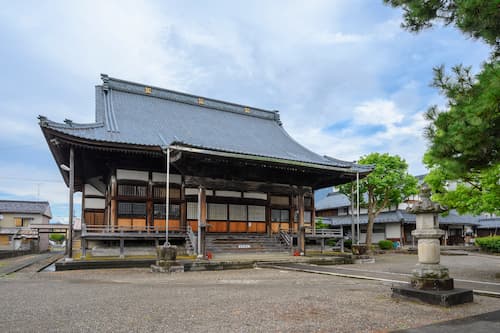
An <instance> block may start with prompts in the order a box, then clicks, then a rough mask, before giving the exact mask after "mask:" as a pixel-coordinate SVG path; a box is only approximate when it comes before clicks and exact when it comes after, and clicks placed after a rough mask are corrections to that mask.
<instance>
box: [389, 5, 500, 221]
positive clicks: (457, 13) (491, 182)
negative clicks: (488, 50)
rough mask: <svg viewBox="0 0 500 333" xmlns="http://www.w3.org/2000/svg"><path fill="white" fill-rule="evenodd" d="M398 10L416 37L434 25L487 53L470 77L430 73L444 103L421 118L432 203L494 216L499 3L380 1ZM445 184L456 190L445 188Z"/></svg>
mask: <svg viewBox="0 0 500 333" xmlns="http://www.w3.org/2000/svg"><path fill="white" fill-rule="evenodd" d="M384 2H385V3H386V4H389V5H391V6H393V7H398V8H401V9H403V19H404V22H403V24H402V26H403V28H405V29H407V30H409V31H412V32H419V31H421V30H423V29H426V28H428V27H431V26H433V25H434V24H436V23H438V22H440V23H444V24H445V25H453V26H455V27H456V28H458V29H459V30H461V31H462V32H463V33H464V34H465V35H466V36H468V37H472V38H475V39H480V40H482V41H484V42H486V43H487V44H488V45H490V46H491V47H492V56H491V59H490V60H489V62H486V63H485V64H484V65H483V68H482V70H481V72H480V73H479V74H478V75H476V76H474V75H473V74H472V73H471V69H470V67H464V66H462V65H457V66H454V67H452V72H451V74H447V73H446V72H445V68H444V66H439V67H436V68H434V81H433V83H432V85H433V86H434V87H436V88H438V89H439V90H440V92H441V93H442V94H443V95H444V96H445V97H446V98H447V99H448V105H447V108H446V109H445V110H439V109H438V108H437V107H436V106H433V107H431V108H430V109H429V110H428V112H427V113H426V119H427V120H428V121H429V126H428V127H427V128H426V130H425V136H426V137H427V139H428V140H429V142H430V145H429V149H428V150H427V152H426V154H425V156H424V163H425V164H426V165H427V167H429V168H430V170H431V171H430V173H429V175H428V176H427V177H426V179H425V180H426V182H428V183H429V185H430V186H431V188H432V190H433V193H434V195H433V199H434V200H437V201H439V202H440V203H442V204H445V205H447V206H449V207H450V208H456V209H457V210H458V211H459V212H460V213H466V212H469V213H481V212H491V213H498V212H499V209H500V208H499V207H498V206H499V205H498V202H500V179H499V177H500V174H499V168H500V156H499V150H500V136H499V135H498V133H500V62H499V59H498V57H499V56H500V0H425V1H424V0H384ZM447 184H453V185H456V186H453V187H450V186H447Z"/></svg>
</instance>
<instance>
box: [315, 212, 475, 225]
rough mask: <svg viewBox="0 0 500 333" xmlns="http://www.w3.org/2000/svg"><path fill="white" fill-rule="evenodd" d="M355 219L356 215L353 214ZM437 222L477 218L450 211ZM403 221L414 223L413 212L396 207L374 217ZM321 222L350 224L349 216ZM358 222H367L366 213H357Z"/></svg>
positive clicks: (378, 220) (470, 221)
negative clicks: (396, 208)
mask: <svg viewBox="0 0 500 333" xmlns="http://www.w3.org/2000/svg"><path fill="white" fill-rule="evenodd" d="M354 219H355V220H356V216H354ZM438 221H439V224H443V225H450V224H457V225H458V224H459V225H478V224H479V223H478V218H477V217H476V216H471V215H457V214H454V213H450V214H448V215H447V216H439V217H438ZM396 222H403V223H406V224H415V222H416V216H415V214H411V213H407V212H406V211H404V210H402V209H398V210H395V211H390V212H382V213H380V214H379V215H378V216H377V217H376V218H375V223H396ZM323 223H327V224H331V225H334V226H340V225H350V224H351V216H350V215H347V216H330V217H327V218H323ZM359 223H360V224H368V215H367V214H360V215H359Z"/></svg>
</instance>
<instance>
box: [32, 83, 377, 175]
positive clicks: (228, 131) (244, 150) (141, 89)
mask: <svg viewBox="0 0 500 333" xmlns="http://www.w3.org/2000/svg"><path fill="white" fill-rule="evenodd" d="M103 81H104V83H103V85H102V86H97V87H96V123H92V124H77V123H73V122H71V121H66V122H65V123H57V122H53V121H50V120H48V119H46V118H45V117H43V116H41V117H40V125H41V126H42V127H48V128H51V129H53V130H56V131H59V132H62V133H65V134H69V135H73V136H77V137H80V138H85V139H89V140H95V141H106V142H114V143H128V144H138V145H147V146H163V147H164V146H165V145H167V144H174V143H175V144H179V145H185V146H190V147H197V148H203V149H208V150H216V151H224V152H232V153H240V154H247V155H255V156H264V157H271V158H278V159H285V160H293V161H298V162H307V163H313V164H320V165H326V166H335V167H340V168H347V169H350V170H354V171H359V172H365V173H366V172H369V171H370V170H371V167H370V166H358V165H356V164H353V163H351V162H345V161H340V160H337V159H333V158H331V157H326V156H320V155H318V154H316V153H314V152H312V151H310V150H308V149H307V148H305V147H303V146H301V145H300V144H299V143H297V142H296V141H295V140H294V139H292V138H291V137H290V135H289V134H288V133H287V132H286V131H285V130H284V129H283V127H282V124H281V121H280V120H279V114H278V113H277V111H267V110H263V109H257V108H251V107H245V106H243V105H238V104H233V103H227V102H221V101H217V100H213V99H208V98H201V100H202V101H203V104H202V105H201V104H200V103H199V97H197V96H193V95H189V94H184V93H179V92H175V91H171V90H166V89H161V88H155V87H151V93H150V94H146V93H145V89H146V85H143V84H137V83H132V82H127V81H123V80H118V79H113V78H109V77H107V76H103Z"/></svg>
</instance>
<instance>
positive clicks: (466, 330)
mask: <svg viewBox="0 0 500 333" xmlns="http://www.w3.org/2000/svg"><path fill="white" fill-rule="evenodd" d="M499 331H500V311H494V312H488V313H483V314H480V315H477V316H472V317H466V318H461V319H455V320H450V321H445V322H442V323H438V324H433V325H428V326H423V327H419V328H411V329H407V330H401V331H395V332H397V333H472V332H474V333H492V332H499Z"/></svg>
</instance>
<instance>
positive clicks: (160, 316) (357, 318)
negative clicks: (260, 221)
mask: <svg viewBox="0 0 500 333" xmlns="http://www.w3.org/2000/svg"><path fill="white" fill-rule="evenodd" d="M0 295H2V297H1V298H0V308H1V309H2V310H1V314H0V332H33V331H49V332H52V331H56V332H61V331H64V332H154V331H162V332H182V331H186V332H384V331H389V330H393V329H402V328H408V327H417V326H422V325H425V324H429V323H433V322H436V321H443V320H449V319H454V318H460V317H465V316H469V315H473V314H478V313H483V312H488V311H493V310H497V309H499V308H500V299H496V298H487V297H479V296H476V297H475V301H474V303H473V304H468V305H462V306H458V307H454V308H451V309H446V308H440V307H437V306H430V305H422V304H417V303H411V302H402V301H398V300H394V299H392V298H391V291H390V285H387V284H382V283H378V282H371V281H362V280H354V279H346V278H339V277H332V276H322V275H315V274H307V273H299V272H288V271H279V270H272V269H248V270H233V271H218V272H187V273H178V274H172V275H168V274H154V273H150V272H149V271H148V270H146V269H116V270H93V271H67V272H53V273H48V272H46V273H39V274H35V275H33V274H29V273H16V274H14V275H13V276H9V277H4V278H2V279H0Z"/></svg>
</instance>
